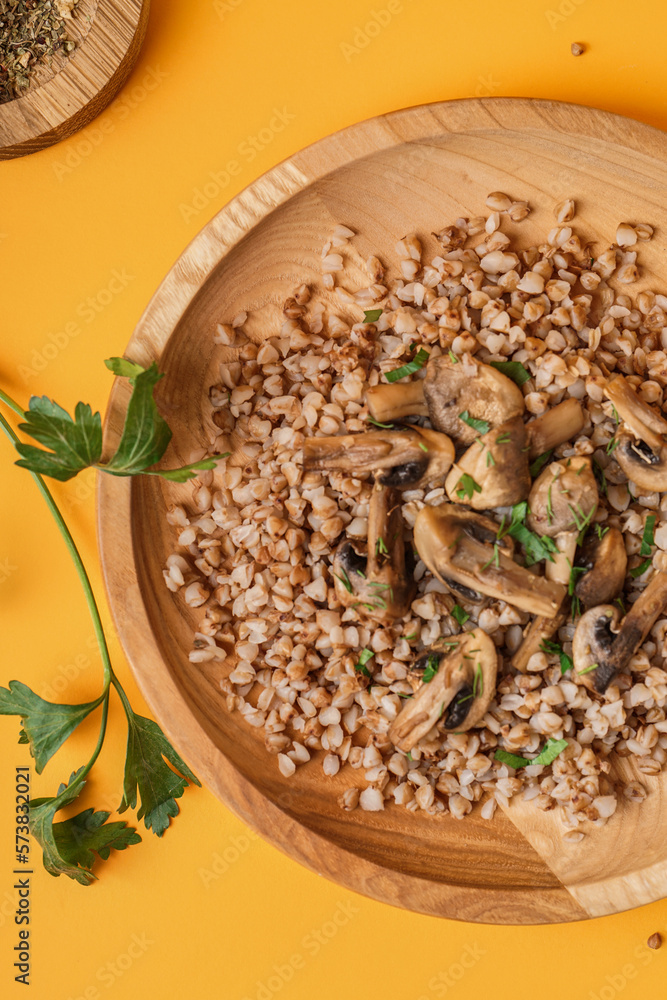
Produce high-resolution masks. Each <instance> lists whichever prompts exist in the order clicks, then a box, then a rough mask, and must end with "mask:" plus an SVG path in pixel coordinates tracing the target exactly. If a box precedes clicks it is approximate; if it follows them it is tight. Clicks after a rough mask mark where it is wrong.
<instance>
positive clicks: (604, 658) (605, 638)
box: [572, 604, 621, 691]
mask: <svg viewBox="0 0 667 1000" xmlns="http://www.w3.org/2000/svg"><path fill="white" fill-rule="evenodd" d="M620 618H621V612H620V609H619V608H618V607H616V606H615V605H612V604H601V605H599V606H598V607H596V608H590V609H589V610H588V611H586V612H585V614H583V615H582V616H581V618H580V619H579V621H578V622H577V627H576V629H575V631H574V637H573V639H572V661H573V663H574V679H576V680H577V681H578V682H579V683H580V684H583V685H584V686H585V687H587V688H589V689H590V690H591V691H596V690H598V686H597V684H596V676H595V675H596V674H597V673H598V671H600V672H601V673H606V672H607V670H608V664H609V662H610V659H611V657H612V652H613V645H614V642H615V640H616V636H617V634H618V632H619V621H620ZM594 664H595V665H596V669H595V670H591V669H590V668H591V667H592V666H593V665H594ZM605 686H606V685H605Z"/></svg>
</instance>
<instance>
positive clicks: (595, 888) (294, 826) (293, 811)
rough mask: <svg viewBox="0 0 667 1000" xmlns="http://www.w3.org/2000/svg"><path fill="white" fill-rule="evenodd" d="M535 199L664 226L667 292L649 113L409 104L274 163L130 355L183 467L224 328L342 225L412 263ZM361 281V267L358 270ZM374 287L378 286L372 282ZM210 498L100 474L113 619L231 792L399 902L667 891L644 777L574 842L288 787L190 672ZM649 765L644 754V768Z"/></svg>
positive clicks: (559, 904)
mask: <svg viewBox="0 0 667 1000" xmlns="http://www.w3.org/2000/svg"><path fill="white" fill-rule="evenodd" d="M494 190H501V191H506V192H507V193H509V194H510V195H511V196H513V197H514V198H527V199H528V200H529V201H530V203H531V204H532V205H533V206H534V213H533V214H532V215H531V216H530V218H529V219H528V220H527V221H526V222H523V223H521V227H520V229H519V230H518V232H519V233H522V234H523V236H522V239H525V240H526V241H530V240H533V239H535V238H537V237H539V236H540V235H542V237H543V234H545V233H546V232H547V231H548V230H549V229H550V228H551V227H552V226H553V225H554V221H553V218H554V217H553V208H554V205H555V204H556V203H558V202H560V201H562V200H563V199H565V198H567V197H574V198H575V199H576V200H577V203H578V205H579V209H580V213H581V216H580V217H581V218H583V220H584V221H585V226H586V228H587V230H588V231H590V232H591V233H592V234H593V236H594V237H595V238H597V239H599V241H600V243H601V244H604V245H605V246H607V245H609V242H611V241H613V239H614V236H615V232H616V225H617V223H618V222H619V221H623V220H628V221H634V222H649V223H650V224H651V225H653V226H655V227H656V238H655V239H654V240H653V241H652V242H651V243H648V244H642V260H643V265H644V273H645V274H646V276H647V277H646V281H645V283H648V284H653V287H655V288H656V290H660V289H661V288H662V289H664V288H665V287H667V273H666V272H667V268H666V267H665V265H664V256H663V255H664V236H665V234H667V137H666V136H665V135H663V133H661V132H658V131H656V130H654V129H652V128H649V127H647V126H646V125H641V124H639V123H637V122H634V121H630V120H628V119H625V118H620V117H618V116H616V115H612V114H607V113H605V112H602V111H596V110H593V109H589V108H582V107H577V106H574V105H564V104H557V103H553V102H548V101H530V100H518V99H516V100H515V99H509V98H508V99H504V98H501V99H488V100H469V101H454V102H451V103H442V104H433V105H429V106H426V107H417V108H410V109H408V110H405V111H399V112H396V113H394V114H390V115H386V116H384V117H380V118H375V119H372V120H371V121H367V122H363V123H361V124H360V125H355V126H353V127H351V128H348V129H345V130H344V131H342V132H340V133H338V134H336V135H333V136H330V137H329V138H327V139H324V140H322V141H321V142H318V143H316V144H315V145H314V146H311V147H310V148H308V149H306V150H304V151H303V152H300V153H297V154H296V155H295V156H293V157H291V158H290V159H289V160H287V161H285V162H284V163H282V164H280V165H279V166H277V167H275V168H274V169H273V170H271V171H270V172H269V173H267V174H265V175H264V176H263V177H261V178H259V180H257V181H255V183H254V184H252V185H251V186H250V187H249V188H247V189H246V190H245V191H243V192H242V193H241V194H240V195H239V196H238V197H237V198H235V199H234V200H233V201H232V202H230V204H229V205H227V206H226V208H224V209H223V210H222V211H221V212H220V213H219V214H218V215H217V216H216V217H215V218H214V219H213V220H212V221H211V222H210V223H209V224H208V225H207V226H206V227H205V228H204V229H203V230H202V232H201V233H200V234H199V236H197V237H196V239H195V240H194V241H193V242H192V243H191V244H190V246H189V247H188V248H187V250H185V252H184V253H183V255H182V256H181V258H180V259H179V260H178V262H177V263H176V265H175V266H174V267H173V269H172V270H171V271H170V272H169V274H168V275H167V277H166V278H165V280H164V282H163V283H162V285H161V286H160V288H159V289H158V291H157V293H156V295H155V296H154V298H153V300H152V301H151V303H150V305H149V306H148V309H147V310H146V313H145V314H144V316H143V317H142V319H141V321H140V323H139V325H138V327H137V329H136V331H135V333H134V335H133V337H132V339H131V341H130V343H129V345H128V349H127V354H128V356H129V357H131V358H133V359H135V360H137V361H139V362H142V363H148V362H150V361H151V360H153V359H158V360H159V362H160V367H161V368H162V370H163V371H165V372H166V376H167V377H166V378H165V379H164V381H163V383H161V385H162V391H161V394H160V402H161V407H162V409H163V412H164V413H165V416H166V417H167V419H168V420H169V421H170V423H171V425H172V427H173V429H174V441H173V445H172V447H171V451H170V455H169V456H168V457H170V458H171V460H172V461H176V460H179V461H181V462H185V461H188V456H189V453H190V450H191V449H192V448H193V447H196V446H198V444H199V442H208V440H209V435H210V434H211V432H212V430H213V425H212V423H211V419H210V408H209V406H208V402H207V388H208V386H209V385H210V384H212V383H214V382H216V381H217V376H216V372H217V367H218V364H219V362H220V360H221V357H222V358H223V360H226V359H228V358H229V357H231V356H232V353H233V352H231V351H230V350H229V349H226V350H227V355H226V357H225V355H222V354H221V351H222V349H221V348H219V347H215V346H214V345H213V340H212V334H213V331H214V330H215V326H216V324H217V323H218V322H220V321H228V319H229V318H230V317H232V316H234V315H235V313H236V312H238V311H240V310H242V309H248V311H253V312H256V311H259V310H261V311H262V317H263V323H262V325H261V328H257V330H256V336H257V337H258V338H260V337H262V336H264V335H266V333H267V331H268V330H269V328H271V330H272V332H274V331H275V330H276V329H277V325H276V324H277V322H278V317H279V315H280V312H279V310H280V307H281V304H282V302H283V301H284V299H285V298H286V296H287V295H288V293H291V292H292V291H293V289H294V288H295V287H296V286H297V285H298V284H299V283H300V282H302V281H306V282H308V283H310V284H311V285H318V286H319V285H320V284H321V275H320V263H319V262H320V252H321V247H322V245H323V243H324V242H325V240H326V239H327V237H328V235H329V234H330V233H331V230H332V228H333V226H334V224H336V223H339V222H342V223H345V224H347V225H349V226H351V227H352V228H353V229H354V230H355V231H356V232H358V233H359V236H358V237H356V238H355V240H354V241H353V245H354V248H355V252H357V251H358V253H359V258H358V260H356V261H353V270H354V267H356V266H357V265H359V264H360V263H361V261H362V260H363V259H364V258H365V257H366V256H368V254H369V253H370V252H371V251H378V252H379V253H380V256H385V257H386V258H387V259H389V260H393V259H394V254H393V246H394V243H395V242H396V240H397V239H399V238H400V237H402V236H403V235H405V233H406V232H412V231H416V232H417V233H422V234H429V233H430V232H431V231H432V230H433V229H437V228H441V227H442V226H443V225H445V224H447V223H448V222H451V221H454V220H455V219H456V218H458V217H459V216H470V215H477V214H480V213H481V212H483V211H484V200H485V197H486V195H487V194H488V193H489V192H490V191H494ZM353 276H354V274H353ZM366 280H368V279H367V278H366ZM126 401H127V385H126V384H122V383H119V384H117V385H116V386H115V387H114V390H113V392H112V395H111V404H110V411H109V420H108V426H107V431H108V433H110V434H111V435H112V436H113V435H115V434H118V432H119V429H120V426H121V423H122V415H123V412H124V409H125V405H126ZM184 490H185V491H186V493H187V492H189V487H176V486H174V485H170V484H167V483H163V482H160V481H158V480H156V479H152V478H145V479H138V480H135V481H134V482H131V483H130V482H128V481H127V480H121V479H114V478H113V477H110V476H107V477H101V483H100V491H99V534H100V541H101V550H102V561H103V566H104V572H105V575H106V582H107V587H108V592H109V599H110V602H111V607H112V611H113V614H114V617H115V621H116V624H117V627H118V631H119V633H120V636H121V639H122V642H123V644H124V647H125V650H126V652H127V655H128V657H129V659H130V662H131V663H132V665H133V668H134V671H135V674H136V677H137V680H138V682H139V684H140V686H141V689H142V691H143V692H144V694H145V696H146V698H147V699H148V702H149V703H150V705H151V707H152V708H153V710H154V712H155V714H156V716H157V717H158V719H159V720H160V721H161V723H162V724H163V725H164V727H165V728H166V730H167V732H168V733H169V735H170V737H171V738H172V739H173V740H174V742H175V744H176V745H177V747H178V748H179V750H180V751H181V752H182V754H183V755H184V756H185V758H186V759H187V760H188V761H189V763H190V764H191V765H192V766H193V767H194V769H195V771H197V772H198V773H199V774H200V775H201V776H202V777H203V778H204V779H205V780H206V782H207V783H208V785H209V786H210V788H211V789H212V790H213V791H214V792H215V793H216V795H218V796H219V797H220V798H221V799H222V800H223V802H225V803H226V804H227V805H229V806H230V807H231V808H232V809H233V810H234V811H235V812H236V813H237V814H238V815H239V816H240V817H241V818H242V819H243V820H244V821H246V822H247V823H248V824H249V825H250V826H252V827H254V828H255V829H256V830H258V831H259V833H261V834H262V835H263V836H264V837H266V838H267V839H268V840H270V841H271V842H272V843H274V844H275V845H276V846H278V847H280V848H281V849H282V850H283V851H285V852H286V853H287V854H289V855H290V856H291V857H292V858H295V859H296V860H298V861H299V862H301V863H302V864H305V865H307V866H308V867H309V868H311V869H313V870H314V871H316V872H318V873H320V874H323V875H326V876H327V877H329V878H331V879H334V880H335V881H337V882H340V883H342V884H343V885H345V886H348V887H350V888H352V889H355V890H357V891H359V892H362V893H365V894H367V895H369V896H373V897H375V898H376V899H379V900H384V901H386V902H390V903H394V904H396V905H398V906H402V907H406V908H409V909H413V910H418V911H421V912H423V913H429V914H437V915H441V916H446V917H454V918H459V919H464V920H478V921H484V922H489V923H516V924H524V923H542V922H556V921H567V920H578V919H582V918H585V917H591V916H599V915H602V914H608V913H615V912H617V911H620V910H623V909H627V908H629V907H632V906H637V905H639V904H641V903H647V902H651V901H653V900H656V899H658V898H660V897H662V896H663V895H665V894H666V893H667V840H666V839H665V837H664V828H665V822H666V821H667V799H666V798H665V796H664V794H663V781H662V779H658V778H649V779H647V778H646V776H642V778H641V780H642V782H643V783H644V784H646V785H648V786H650V792H651V794H650V796H649V798H648V799H647V801H646V802H644V803H643V804H642V805H641V807H637V806H636V805H634V804H631V803H629V802H627V800H624V799H623V798H621V801H620V806H619V809H618V811H617V813H616V814H615V816H614V817H613V818H612V819H611V821H610V822H609V823H608V824H607V825H606V826H605V827H604V828H602V829H592V830H591V831H590V835H589V836H587V837H586V838H585V839H584V840H583V841H582V842H581V843H578V844H571V845H568V844H565V843H564V842H563V840H562V833H563V832H564V831H563V827H562V826H561V825H560V822H559V820H558V818H557V816H556V815H555V812H549V813H543V812H541V811H540V810H538V809H536V808H535V807H534V806H533V805H532V804H531V803H519V804H516V805H512V806H511V807H510V808H509V809H507V810H505V811H504V812H501V811H500V810H498V812H497V813H496V816H495V818H494V820H493V821H492V822H485V821H484V820H481V819H479V815H478V812H473V814H472V815H471V816H468V817H467V818H466V819H465V821H463V822H457V821H456V820H453V819H452V818H451V817H450V816H446V817H444V818H442V819H439V820H433V819H432V818H430V817H428V816H427V815H425V814H418V815H414V814H411V813H408V812H407V811H405V810H404V809H400V808H392V807H390V808H387V809H386V810H385V811H384V812H381V813H364V812H362V811H361V810H356V811H354V812H352V813H344V812H342V811H341V810H340V809H339V808H338V806H337V805H336V798H337V796H338V795H339V794H340V793H341V791H342V790H343V788H344V787H346V784H347V775H344V776H343V775H338V776H337V777H336V778H334V779H326V778H324V777H323V775H322V771H321V767H320V766H319V765H318V764H317V763H314V764H312V765H306V766H305V767H302V768H299V769H298V771H297V774H296V775H295V776H294V778H292V779H285V778H282V777H281V775H280V774H279V772H278V768H277V766H276V761H275V759H274V758H270V757H268V756H267V755H266V753H265V751H264V749H263V746H262V744H261V741H260V739H259V738H258V736H257V734H256V732H255V731H254V730H253V729H251V728H250V727H249V726H247V725H246V724H244V723H243V722H241V720H240V718H239V717H238V716H237V715H229V714H228V713H227V711H226V709H225V705H224V699H223V697H222V695H221V692H220V690H219V688H218V686H217V683H216V682H215V680H214V679H213V676H212V674H213V671H211V670H209V671H207V670H206V669H201V668H200V667H198V666H196V665H193V664H191V663H189V661H188V656H187V654H188V651H189V649H190V648H191V645H190V644H191V637H192V633H193V631H194V622H195V621H196V619H197V614H198V613H197V612H194V613H193V612H190V611H189V610H188V609H187V608H184V606H183V602H182V600H180V599H179V598H177V597H174V596H173V595H172V594H170V593H169V592H168V591H167V590H166V589H165V587H164V583H163V580H162V568H163V566H164V564H165V559H166V557H167V555H168V554H169V553H170V552H171V551H173V548H174V538H173V531H172V529H171V528H170V527H169V526H168V525H167V523H166V521H165V509H166V506H167V504H168V503H170V502H174V500H175V499H176V498H178V497H179V496H182V495H184V493H183V491H184ZM630 766H631V765H629V764H627V763H626V762H623V767H625V768H628V767H630Z"/></svg>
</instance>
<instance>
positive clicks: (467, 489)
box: [456, 472, 482, 500]
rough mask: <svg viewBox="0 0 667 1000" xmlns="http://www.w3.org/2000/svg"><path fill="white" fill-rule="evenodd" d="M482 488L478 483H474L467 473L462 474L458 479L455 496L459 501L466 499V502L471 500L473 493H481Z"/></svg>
mask: <svg viewBox="0 0 667 1000" xmlns="http://www.w3.org/2000/svg"><path fill="white" fill-rule="evenodd" d="M481 492H482V487H481V486H480V485H479V483H476V482H475V480H474V479H473V478H472V476H469V475H468V473H467V472H464V473H463V475H462V476H461V478H460V479H459V483H458V488H457V490H456V495H457V497H458V498H459V500H463V498H464V497H467V498H468V500H470V499H471V497H472V495H473V493H481Z"/></svg>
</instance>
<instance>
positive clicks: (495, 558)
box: [482, 538, 500, 570]
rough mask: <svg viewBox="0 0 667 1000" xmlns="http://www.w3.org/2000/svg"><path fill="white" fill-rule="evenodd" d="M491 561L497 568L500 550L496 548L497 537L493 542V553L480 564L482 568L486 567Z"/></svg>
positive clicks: (498, 566)
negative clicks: (487, 559) (486, 560)
mask: <svg viewBox="0 0 667 1000" xmlns="http://www.w3.org/2000/svg"><path fill="white" fill-rule="evenodd" d="M491 563H493V565H494V566H496V567H497V568H500V551H499V549H498V539H497V538H496V540H495V542H494V543H493V555H492V556H491V558H490V559H489V561H488V562H485V563H484V565H483V566H482V569H483V570H484V569H486V568H487V566H490V565H491Z"/></svg>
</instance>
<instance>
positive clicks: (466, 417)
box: [459, 410, 491, 434]
mask: <svg viewBox="0 0 667 1000" xmlns="http://www.w3.org/2000/svg"><path fill="white" fill-rule="evenodd" d="M459 419H460V420H462V421H463V423H464V424H467V425H468V427H472V429H473V430H474V431H479V433H480V434H486V433H487V432H488V431H490V430H491V424H490V423H489V422H488V420H478V419H477V417H471V416H470V414H469V413H468V411H467V410H464V411H463V413H459Z"/></svg>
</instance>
